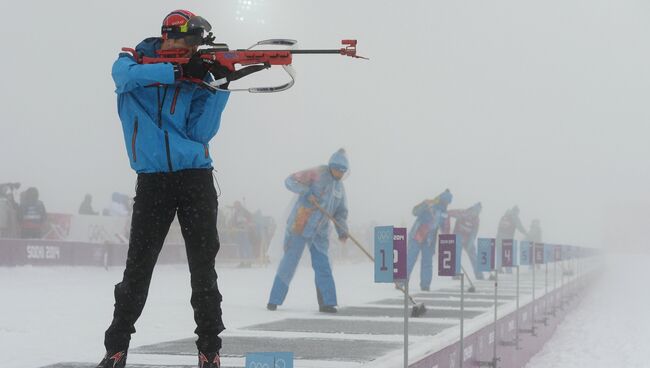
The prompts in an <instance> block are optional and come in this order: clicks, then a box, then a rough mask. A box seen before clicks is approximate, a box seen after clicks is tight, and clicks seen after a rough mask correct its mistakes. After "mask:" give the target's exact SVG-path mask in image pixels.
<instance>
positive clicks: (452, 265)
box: [438, 234, 461, 276]
mask: <svg viewBox="0 0 650 368" xmlns="http://www.w3.org/2000/svg"><path fill="white" fill-rule="evenodd" d="M460 256H461V251H460V244H459V243H458V240H457V236H456V234H440V235H439V236H438V276H456V275H457V274H458V273H460Z"/></svg>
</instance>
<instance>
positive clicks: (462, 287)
mask: <svg viewBox="0 0 650 368" xmlns="http://www.w3.org/2000/svg"><path fill="white" fill-rule="evenodd" d="M464 314H465V273H464V272H461V274H460V354H459V355H460V368H463V360H465V343H464V341H463V340H464V336H463V332H464V327H465V326H464V325H463V324H464V320H465V316H464Z"/></svg>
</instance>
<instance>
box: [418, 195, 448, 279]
mask: <svg viewBox="0 0 650 368" xmlns="http://www.w3.org/2000/svg"><path fill="white" fill-rule="evenodd" d="M452 199H453V195H452V194H451V192H450V191H449V189H446V190H445V191H444V192H442V193H440V194H439V195H438V196H437V197H435V198H434V199H425V200H424V201H422V202H420V203H419V204H418V205H416V206H415V207H413V216H415V217H416V219H415V222H414V223H413V226H412V227H411V231H410V233H409V240H408V252H407V256H408V257H407V258H408V262H407V270H408V277H407V279H408V280H410V276H411V272H412V271H413V268H414V267H415V263H416V262H417V260H418V255H420V252H421V253H422V257H421V259H420V289H421V290H422V291H429V290H430V287H431V281H432V279H433V255H434V254H435V253H436V240H437V238H438V232H439V231H440V230H441V229H442V227H443V226H444V225H445V222H446V221H447V206H449V204H450V203H451V201H452Z"/></svg>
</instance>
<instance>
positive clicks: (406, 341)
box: [404, 277, 409, 368]
mask: <svg viewBox="0 0 650 368" xmlns="http://www.w3.org/2000/svg"><path fill="white" fill-rule="evenodd" d="M404 291H405V292H404V368H408V366H409V298H408V295H409V280H408V277H407V280H406V282H405V283H404Z"/></svg>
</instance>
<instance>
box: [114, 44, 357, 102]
mask: <svg viewBox="0 0 650 368" xmlns="http://www.w3.org/2000/svg"><path fill="white" fill-rule="evenodd" d="M297 42H298V41H296V40H291V39H270V40H264V41H260V42H258V43H256V44H254V45H253V46H251V47H249V48H247V49H238V50H230V49H229V48H228V45H227V44H225V43H214V36H212V33H210V34H209V35H208V36H207V37H206V38H205V39H204V40H203V45H207V46H210V47H209V48H204V49H199V50H198V51H197V52H198V53H199V55H200V56H201V58H202V59H204V60H205V61H206V62H209V63H215V62H217V63H219V64H221V65H222V66H223V67H225V68H226V69H228V71H229V73H227V75H226V76H225V77H223V78H220V79H218V80H216V81H213V82H205V81H203V80H198V79H192V78H185V77H183V78H181V79H183V80H187V81H190V82H193V83H197V84H199V85H201V86H203V87H205V88H207V89H209V90H211V91H217V90H223V89H221V88H219V86H221V85H223V84H225V83H228V82H231V81H235V80H238V79H240V78H243V77H245V76H247V75H250V74H253V73H256V72H259V71H261V70H265V69H268V68H270V67H271V66H274V65H278V66H282V68H284V71H285V72H286V73H287V74H288V75H289V80H288V81H287V82H286V83H284V84H281V85H278V86H271V87H252V88H240V89H229V91H248V92H251V93H272V92H280V91H285V90H287V89H289V88H291V87H292V86H293V85H294V83H295V79H296V73H295V71H294V69H293V67H292V65H291V63H292V61H293V55H295V54H336V55H343V56H349V57H353V58H357V59H366V60H368V58H365V57H362V56H358V55H357V40H343V41H341V43H342V45H343V46H344V47H343V48H340V49H324V50H296V49H293V47H294V46H295V45H296V44H297ZM269 45H271V46H283V47H287V49H283V50H253V48H255V47H259V46H269ZM122 51H124V52H129V53H131V54H132V55H133V57H134V58H135V59H136V61H137V62H138V63H141V64H152V63H175V64H186V63H187V62H189V60H190V58H189V57H187V56H185V55H187V50H186V49H173V50H159V51H157V53H158V57H146V56H140V55H138V53H137V52H136V51H135V50H134V49H132V48H126V47H124V48H122ZM237 65H240V66H242V67H241V68H239V69H238V68H237V67H236V66H237Z"/></svg>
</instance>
